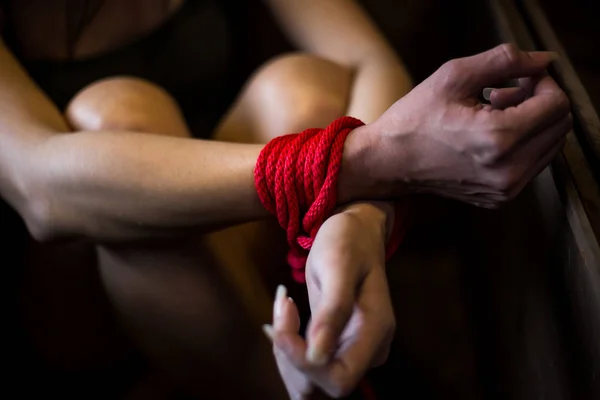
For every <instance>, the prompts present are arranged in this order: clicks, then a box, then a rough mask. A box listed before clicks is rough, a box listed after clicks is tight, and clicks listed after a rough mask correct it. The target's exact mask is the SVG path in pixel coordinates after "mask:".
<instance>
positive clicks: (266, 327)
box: [262, 324, 274, 342]
mask: <svg viewBox="0 0 600 400" xmlns="http://www.w3.org/2000/svg"><path fill="white" fill-rule="evenodd" d="M262 330H263V332H264V333H265V336H266V337H267V338H268V339H269V340H270V341H271V342H273V335H274V333H273V326H271V325H269V324H264V325H263V326H262Z"/></svg>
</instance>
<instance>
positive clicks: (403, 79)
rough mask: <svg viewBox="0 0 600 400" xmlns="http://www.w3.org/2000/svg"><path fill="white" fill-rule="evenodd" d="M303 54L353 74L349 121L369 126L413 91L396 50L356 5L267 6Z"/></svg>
mask: <svg viewBox="0 0 600 400" xmlns="http://www.w3.org/2000/svg"><path fill="white" fill-rule="evenodd" d="M264 1H266V2H267V3H268V4H269V5H270V6H271V9H272V10H273V13H274V14H275V16H276V18H277V19H278V21H279V22H280V25H281V26H282V29H283V30H284V31H285V33H286V34H287V35H288V36H289V37H290V39H291V40H292V41H293V42H294V43H295V44H296V45H297V46H298V47H299V48H301V49H303V50H305V51H308V52H311V53H313V54H315V55H318V56H320V57H323V58H326V59H328V60H331V61H333V62H336V63H338V64H340V65H342V66H345V67H347V68H349V69H351V70H352V71H353V72H354V81H353V87H352V92H351V97H350V101H349V109H348V115H351V116H353V117H356V118H360V119H362V120H363V121H365V122H367V123H370V122H372V121H374V120H376V119H377V118H379V116H380V115H381V114H382V113H383V112H384V111H385V110H387V109H388V107H390V106H391V105H392V104H393V103H394V102H395V101H396V100H398V99H399V98H400V97H402V96H404V95H405V94H406V93H408V91H410V89H411V88H412V82H411V79H410V76H409V74H408V72H407V71H406V69H405V68H404V66H403V65H402V63H401V61H400V59H399V58H398V56H397V55H396V53H395V52H394V49H393V48H392V47H391V46H390V44H389V43H388V42H387V41H386V39H385V38H384V36H383V35H382V34H381V32H380V31H379V30H378V29H377V27H376V25H375V24H374V22H373V21H371V20H370V19H369V17H368V16H367V15H366V13H365V12H364V11H363V10H362V9H361V8H360V7H359V6H358V4H356V2H355V1H354V0H327V1H323V0H302V1H299V0H264Z"/></svg>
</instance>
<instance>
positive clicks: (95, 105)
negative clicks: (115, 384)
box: [67, 55, 350, 398]
mask: <svg viewBox="0 0 600 400" xmlns="http://www.w3.org/2000/svg"><path fill="white" fill-rule="evenodd" d="M349 84H350V73H349V72H348V71H345V70H343V69H341V68H339V67H337V66H336V65H334V64H332V63H329V62H327V61H324V60H320V59H315V58H312V57H308V56H303V55H292V56H286V57H282V58H280V59H277V60H275V61H273V62H271V63H269V64H268V65H266V66H265V67H264V68H262V69H261V70H260V71H259V72H258V73H257V74H256V75H255V76H254V77H253V79H252V80H251V81H250V82H249V84H248V85H247V86H246V88H245V89H244V91H243V93H242V94H241V96H240V98H239V99H238V101H237V102H236V104H235V105H234V106H233V108H232V110H231V112H230V113H229V114H228V115H227V116H226V117H225V118H224V120H223V122H222V124H221V126H220V127H219V129H218V130H217V133H216V137H217V139H219V140H229V141H238V142H265V141H267V140H269V139H270V138H271V137H273V136H277V135H279V134H282V133H287V132H292V131H298V130H301V129H304V128H306V127H315V126H325V125H326V124H327V123H329V122H330V121H332V120H333V119H335V118H336V117H339V116H341V115H342V114H343V113H344V110H345V107H346V98H347V95H348V91H349ZM106 99H110V101H106ZM67 117H68V119H69V122H70V123H71V124H72V126H73V127H74V128H76V129H86V130H96V129H98V130H100V129H125V130H139V131H144V132H155V133H157V134H170V135H174V136H185V135H188V132H187V128H186V127H185V122H184V121H183V119H182V117H181V114H180V112H179V110H178V109H177V106H176V103H175V102H174V101H173V100H172V99H171V98H170V97H169V96H168V95H167V94H166V92H164V91H163V90H161V89H159V88H157V87H155V86H154V85H151V84H149V83H147V82H143V81H140V80H137V79H130V78H115V79H109V80H104V81H101V82H98V83H96V84H93V85H91V86H89V87H88V88H86V89H84V90H83V91H82V92H81V93H80V94H78V95H77V96H76V97H75V98H74V100H73V101H72V103H71V104H70V106H69V109H68V111H67ZM273 228H274V229H273ZM273 231H274V232H276V233H278V234H276V235H272V233H273ZM257 232H258V233H260V235H257ZM279 244H280V245H279ZM274 249H275V250H278V251H273V250H274ZM284 252H285V243H284V241H283V235H282V234H281V231H280V230H279V228H277V227H274V226H273V225H269V224H268V223H266V224H264V223H255V224H247V225H245V226H242V227H235V228H232V229H227V230H225V231H222V232H217V233H215V234H212V235H207V237H205V238H202V239H201V240H197V239H190V240H186V241H180V242H177V243H175V242H174V241H171V242H163V243H160V244H156V243H152V244H136V245H127V246H119V247H117V246H111V247H104V248H101V249H100V251H99V254H100V260H101V263H100V269H101V275H102V279H103V281H104V284H105V287H106V290H107V292H108V295H109V297H110V299H111V302H112V303H113V305H114V306H115V308H116V309H117V312H118V314H119V316H120V318H121V320H122V323H123V325H124V326H125V328H126V329H127V330H128V332H129V334H130V336H131V337H132V338H133V339H134V340H135V342H136V343H137V344H138V346H139V347H140V348H141V349H142V350H143V352H144V353H145V354H146V355H148V356H149V357H150V358H151V359H153V360H154V362H155V363H156V365H158V366H160V367H162V368H164V369H165V370H167V371H168V372H169V373H170V375H171V376H173V377H175V378H176V379H178V380H179V381H180V382H182V383H183V384H184V385H185V386H186V387H187V388H189V389H191V390H192V391H193V392H194V393H195V394H197V395H203V394H204V395H205V394H206V393H207V391H209V390H210V388H211V387H215V385H214V380H215V379H217V380H222V381H223V382H226V384H224V385H218V386H217V387H218V389H219V390H221V391H223V390H227V389H230V393H227V394H228V395H231V397H233V396H236V395H239V394H240V393H239V392H236V391H235V390H233V389H235V388H238V389H239V390H240V391H241V392H245V393H255V394H256V396H259V397H261V398H280V397H282V396H283V397H284V396H285V394H284V393H285V392H284V391H283V387H282V386H281V384H280V379H279V377H278V374H277V372H276V369H275V367H274V364H273V361H272V357H271V356H270V353H271V349H270V346H269V344H268V342H267V341H266V340H265V339H264V338H263V337H262V333H261V331H260V328H259V322H266V321H267V320H270V308H271V307H270V302H271V298H270V297H271V296H270V294H269V293H270V291H267V290H265V286H264V284H263V282H262V281H261V279H260V275H259V273H258V272H257V271H258V270H259V268H257V267H256V265H261V266H263V267H266V268H269V266H268V264H277V265H278V266H279V267H280V268H285V265H284V258H283V256H284ZM232 282H233V283H234V285H231V283H232ZM238 294H239V295H238ZM249 305H251V306H250V307H249ZM259 366H264V368H259ZM208 372H210V374H208ZM207 375H209V376H207ZM211 375H212V376H211ZM208 380H211V381H213V382H207V381H208ZM223 395H224V394H223V393H221V394H220V397H223Z"/></svg>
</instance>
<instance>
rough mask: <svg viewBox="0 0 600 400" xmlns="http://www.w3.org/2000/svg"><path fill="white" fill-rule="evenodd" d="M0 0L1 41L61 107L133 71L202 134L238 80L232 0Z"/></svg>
mask: <svg viewBox="0 0 600 400" xmlns="http://www.w3.org/2000/svg"><path fill="white" fill-rule="evenodd" d="M0 2H2V1H1V0H0ZM2 3H4V5H3V10H4V14H5V15H4V19H5V21H6V23H5V26H4V32H3V35H4V37H5V40H6V42H7V43H8V45H9V47H11V48H12V50H13V51H14V52H15V54H16V55H17V57H18V58H19V59H20V61H21V63H22V64H23V65H24V67H25V68H26V69H27V70H28V72H29V73H30V75H31V76H32V78H33V79H34V80H35V81H36V82H37V83H38V84H39V85H40V87H41V88H42V89H43V90H44V91H45V92H46V93H47V94H48V95H49V96H50V97H51V98H52V99H53V100H54V101H55V102H56V103H57V105H58V106H59V107H61V108H63V107H64V106H65V105H66V104H67V102H68V101H69V99H70V98H72V97H73V95H74V94H75V93H76V92H77V91H78V90H80V89H81V88H83V87H85V86H86V85H87V84H89V83H91V82H93V81H96V80H98V79H102V78H106V77H109V76H115V75H131V76H137V77H140V78H144V79H147V80H149V81H152V82H154V83H156V84H158V85H160V86H162V87H164V88H165V89H167V90H168V91H169V92H171V94H173V95H174V96H175V97H176V98H177V100H178V101H179V103H180V105H181V106H182V108H183V111H184V113H185V114H186V117H188V120H189V121H190V123H191V124H192V125H193V126H192V128H193V130H194V131H195V132H197V133H199V134H200V136H202V135H206V134H208V133H210V132H209V131H210V130H211V129H213V128H214V125H215V124H216V122H217V121H218V119H219V118H220V116H221V114H222V113H223V112H224V111H225V109H226V107H227V106H228V104H229V103H230V102H231V101H232V99H233V97H234V96H235V92H236V91H237V89H238V88H239V86H240V83H241V81H242V80H243V76H242V75H243V74H242V73H240V71H239V70H237V69H236V67H238V66H239V65H240V62H239V61H240V60H239V56H240V47H241V46H243V45H242V44H241V43H240V38H241V37H242V36H243V35H242V34H241V33H240V32H241V30H242V29H243V28H242V25H243V14H244V11H243V9H242V4H241V3H242V2H241V1H239V0H126V1H123V0H4V1H3V2H2Z"/></svg>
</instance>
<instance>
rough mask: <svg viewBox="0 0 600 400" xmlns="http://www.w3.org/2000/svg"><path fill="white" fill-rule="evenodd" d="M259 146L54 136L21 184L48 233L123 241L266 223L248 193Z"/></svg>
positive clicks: (132, 136)
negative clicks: (30, 190)
mask: <svg viewBox="0 0 600 400" xmlns="http://www.w3.org/2000/svg"><path fill="white" fill-rule="evenodd" d="M260 150H261V146H255V145H241V144H240V145H238V144H230V143H221V142H209V141H201V140H194V139H184V138H181V139H179V138H177V139H176V138H169V137H163V136H158V135H146V134H140V133H129V132H93V133H92V132H81V133H76V134H71V135H62V136H53V137H52V138H50V139H49V140H46V141H45V142H44V143H42V144H40V145H39V146H38V147H37V149H36V151H35V152H34V153H33V154H32V156H33V157H32V158H33V159H35V160H37V162H36V165H38V166H39V167H32V168H31V170H30V176H29V177H28V178H27V181H28V182H29V184H30V185H32V186H33V187H36V188H38V190H37V192H38V193H37V194H33V195H32V196H31V197H32V198H33V200H34V201H35V202H37V204H36V205H35V207H34V211H35V209H36V208H37V210H38V211H37V213H38V214H39V215H40V216H41V220H42V221H43V225H44V226H45V227H46V229H50V231H49V232H45V233H44V234H43V235H42V236H50V237H52V236H55V235H60V234H68V233H74V234H81V235H85V236H89V237H94V238H96V239H107V240H122V239H136V238H143V237H156V236H165V235H173V234H177V233H181V232H185V231H187V230H190V229H198V228H200V229H209V228H212V227H215V226H221V225H225V224H231V223H239V222H245V221H249V220H253V219H257V218H261V217H265V216H266V215H267V212H266V211H265V210H264V208H263V207H262V205H261V203H260V201H259V199H258V196H257V194H256V190H255V188H254V180H253V169H254V164H255V162H256V159H257V157H258V154H259V152H260Z"/></svg>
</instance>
